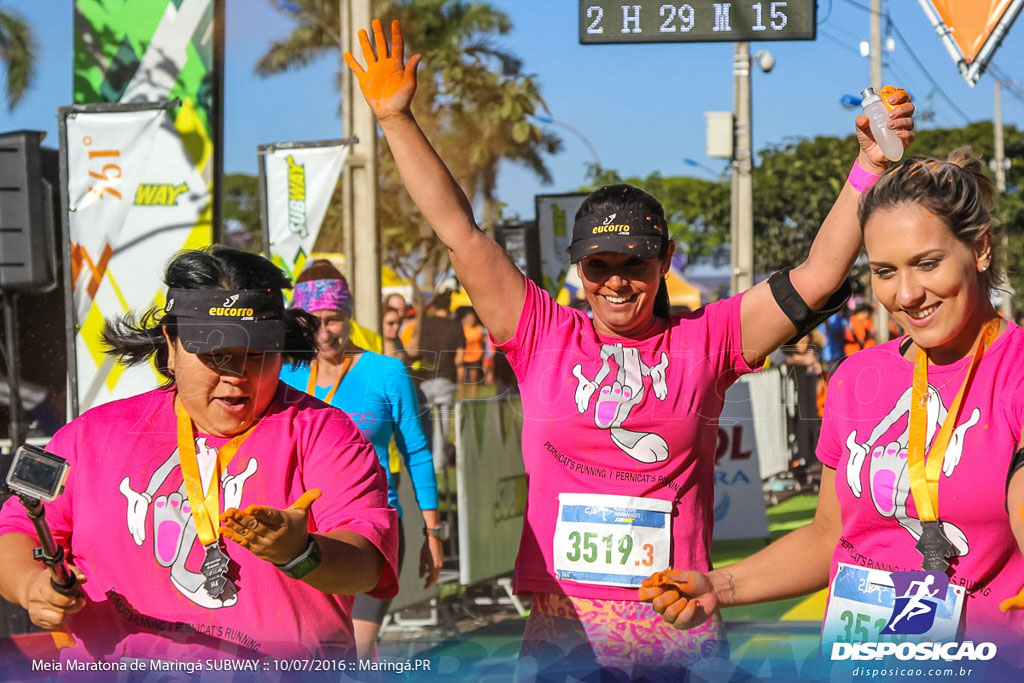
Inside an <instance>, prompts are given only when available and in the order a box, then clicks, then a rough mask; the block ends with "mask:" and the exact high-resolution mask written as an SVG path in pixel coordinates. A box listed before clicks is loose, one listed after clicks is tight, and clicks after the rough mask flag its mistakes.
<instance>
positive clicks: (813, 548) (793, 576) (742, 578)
mask: <svg viewBox="0 0 1024 683" xmlns="http://www.w3.org/2000/svg"><path fill="white" fill-rule="evenodd" d="M835 479H836V471H835V470H834V469H832V468H831V467H823V468H822V471H821V493H820V494H819V496H818V509H817V511H816V512H815V513H814V520H813V521H812V522H811V523H810V524H806V525H804V526H802V527H800V528H799V529H796V530H795V531H793V532H791V533H789V534H786V535H785V536H783V537H782V538H780V539H779V540H777V541H775V542H774V543H772V544H770V545H768V547H766V548H764V549H763V550H761V551H759V552H757V553H754V554H753V555H751V556H750V557H748V558H746V559H744V560H741V561H739V562H737V563H736V564H732V565H729V566H728V567H722V568H721V569H715V570H713V571H711V572H708V573H707V574H703V573H701V572H695V571H683V570H678V569H669V570H667V571H664V572H659V573H658V574H655V575H654V576H652V577H651V578H649V579H646V580H644V584H643V586H642V587H641V588H640V592H639V597H640V599H641V600H643V601H644V602H649V603H651V606H653V607H654V611H655V612H658V613H659V614H661V615H662V618H663V619H664V620H665V621H667V622H668V623H670V624H672V625H673V626H675V627H676V628H679V629H688V628H693V627H694V626H699V625H700V624H703V623H704V622H705V621H707V619H708V618H709V617H710V616H711V615H713V614H714V613H715V612H717V611H718V610H719V609H721V608H722V607H733V606H737V605H750V604H753V603H759V602H768V601H771V600H783V599H786V598H791V597H794V596H797V595H805V594H807V593H810V592H812V591H816V590H820V589H821V588H824V587H825V586H827V585H828V573H829V566H830V563H831V561H832V553H833V551H834V550H835V547H836V543H837V542H838V541H839V532H840V529H841V525H842V522H841V520H840V517H839V499H838V498H837V497H836V489H835ZM796 557H799V558H800V561H799V562H794V561H793V558H796Z"/></svg>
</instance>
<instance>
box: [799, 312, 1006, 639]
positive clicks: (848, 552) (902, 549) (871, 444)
mask: <svg viewBox="0 0 1024 683" xmlns="http://www.w3.org/2000/svg"><path fill="white" fill-rule="evenodd" d="M904 339H906V338H905V337H903V338H901V339H897V340H893V341H891V342H889V343H887V344H883V345H881V346H878V347H875V348H871V349H867V350H865V351H860V352H858V353H856V354H854V355H852V356H850V358H848V359H847V360H846V361H844V362H843V364H842V365H840V366H839V369H838V371H837V372H836V374H835V375H834V376H833V377H832V379H831V381H830V383H829V390H828V399H827V402H826V404H825V421H824V424H823V425H822V429H821V438H820V440H819V441H818V457H819V458H820V459H821V461H822V462H823V463H824V464H825V465H827V466H829V467H833V468H835V470H836V494H837V496H838V498H839V505H840V508H841V512H842V536H841V537H840V540H839V545H838V546H837V547H836V550H835V553H834V554H833V556H832V568H831V576H830V577H829V578H830V583H831V579H833V578H835V574H836V570H837V563H838V562H845V563H847V564H853V565H860V566H863V567H872V568H876V569H882V570H885V571H908V570H920V569H921V555H920V554H919V553H918V552H917V550H915V548H914V544H915V543H916V542H917V539H918V537H919V535H920V528H921V527H920V522H919V521H918V519H917V508H916V507H915V505H914V498H913V495H912V494H911V493H910V479H909V476H908V474H907V434H908V424H909V411H910V402H911V398H910V397H911V383H912V381H913V373H914V364H913V363H912V362H911V361H909V360H907V359H905V358H903V357H902V356H901V355H900V352H899V345H900V342H902V341H903V340H904ZM1021 358H1024V330H1022V329H1021V328H1019V327H1017V326H1016V325H1013V324H1010V326H1009V328H1008V329H1007V330H1006V331H1005V332H1004V333H1003V334H1002V335H1000V336H999V337H998V338H997V339H996V340H995V342H993V343H992V345H991V346H990V347H989V349H988V350H987V351H986V352H985V354H984V356H982V360H981V362H980V363H979V365H978V368H977V370H976V373H975V376H974V379H973V380H972V381H971V386H970V388H969V391H968V393H967V394H966V396H965V397H964V401H963V407H962V408H961V411H960V418H959V420H958V422H957V426H956V429H955V431H954V432H953V438H952V439H951V441H950V445H949V448H948V449H947V450H946V455H945V458H944V459H943V473H942V474H941V475H940V476H939V518H940V519H941V520H942V521H943V523H944V526H943V530H944V531H945V533H946V536H947V537H948V538H949V540H950V541H952V542H953V544H954V546H955V547H956V552H957V553H958V555H959V556H958V557H956V558H955V559H953V560H952V562H951V566H950V571H949V572H948V573H949V575H950V583H951V584H953V585H959V586H965V587H966V588H967V594H968V597H967V599H966V601H965V604H964V612H963V614H964V619H965V622H964V623H963V624H962V626H963V627H965V629H966V635H965V639H971V640H974V641H975V642H978V641H982V640H991V641H993V642H996V643H999V642H1007V639H1010V641H1015V642H1018V643H1019V642H1020V641H1021V638H1022V635H1024V629H1022V623H1024V615H1022V614H1021V613H1020V612H1000V611H999V602H1000V601H1001V600H1004V599H1006V598H1008V597H1011V596H1014V595H1016V594H1017V591H1018V590H1020V588H1021V587H1022V586H1024V556H1022V555H1021V552H1020V550H1019V549H1018V547H1017V542H1016V540H1015V539H1014V536H1013V533H1012V531H1011V529H1010V520H1009V517H1008V516H1007V511H1006V509H1005V507H1004V504H1005V501H1006V496H1005V491H1006V477H1007V472H1008V469H1009V466H1010V460H1011V458H1012V457H1013V453H1014V451H1016V450H1017V443H1018V441H1019V439H1020V435H1021V425H1022V423H1024V391H1020V389H1021V388H1022V386H1024V364H1022V363H1021ZM969 364H970V358H964V359H962V360H960V361H957V362H955V363H951V364H949V365H945V366H941V365H940V366H934V365H932V366H929V368H928V384H929V403H928V417H929V423H928V438H929V441H930V440H931V439H932V438H933V437H934V435H935V434H937V433H938V430H939V426H941V421H942V420H943V419H945V416H946V411H947V409H948V408H949V406H950V405H952V403H953V399H954V398H955V397H956V394H957V391H959V389H960V385H961V384H962V382H963V377H964V375H965V374H966V371H967V367H968V365H969ZM940 397H941V400H940ZM1015 514H1019V511H1018V512H1016V513H1015Z"/></svg>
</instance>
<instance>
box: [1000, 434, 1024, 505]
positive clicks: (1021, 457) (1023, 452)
mask: <svg viewBox="0 0 1024 683" xmlns="http://www.w3.org/2000/svg"><path fill="white" fill-rule="evenodd" d="M1022 467H1024V446H1022V447H1021V448H1020V450H1018V451H1017V452H1016V453H1014V454H1013V457H1012V458H1010V471H1009V472H1007V473H1006V495H1005V496H1004V497H1003V498H1004V499H1003V507H1004V508H1006V513H1007V514H1009V513H1010V500H1009V497H1010V480H1011V479H1013V475H1014V474H1016V473H1017V470H1019V469H1020V468H1022Z"/></svg>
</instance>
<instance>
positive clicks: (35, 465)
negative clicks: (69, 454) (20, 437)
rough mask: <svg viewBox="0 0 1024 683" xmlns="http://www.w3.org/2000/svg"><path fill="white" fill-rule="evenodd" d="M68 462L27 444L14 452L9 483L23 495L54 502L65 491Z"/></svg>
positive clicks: (8, 475) (10, 486)
mask: <svg viewBox="0 0 1024 683" xmlns="http://www.w3.org/2000/svg"><path fill="white" fill-rule="evenodd" d="M67 476H68V462H67V460H65V459H64V458H62V457H60V456H59V455H54V454H53V453H50V452H49V451H45V450H43V449H42V448H39V447H38V446H30V445H28V444H25V445H24V446H21V447H19V448H18V450H16V451H15V452H14V460H13V461H12V462H11V469H10V470H8V471H7V486H8V487H9V488H10V489H11V490H12V491H14V492H15V493H17V494H18V495H21V496H28V497H30V498H36V499H38V500H41V501H44V502H47V503H49V502H52V501H53V500H54V499H55V498H57V496H59V495H60V494H61V493H62V492H63V491H64V480H65V479H66V478H67Z"/></svg>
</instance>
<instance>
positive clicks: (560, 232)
mask: <svg viewBox="0 0 1024 683" xmlns="http://www.w3.org/2000/svg"><path fill="white" fill-rule="evenodd" d="M586 198H587V195H586V194H549V195H537V196H536V198H535V205H536V211H537V235H538V237H539V238H540V268H541V275H542V277H543V282H544V289H546V290H547V292H548V294H550V295H551V296H553V297H557V296H558V293H559V292H560V291H561V289H562V285H563V284H565V274H566V272H567V271H568V270H569V253H568V252H567V251H566V249H568V248H569V242H571V241H572V224H573V219H575V218H576V212H577V211H578V210H579V208H580V204H582V203H583V200H584V199H586Z"/></svg>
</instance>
